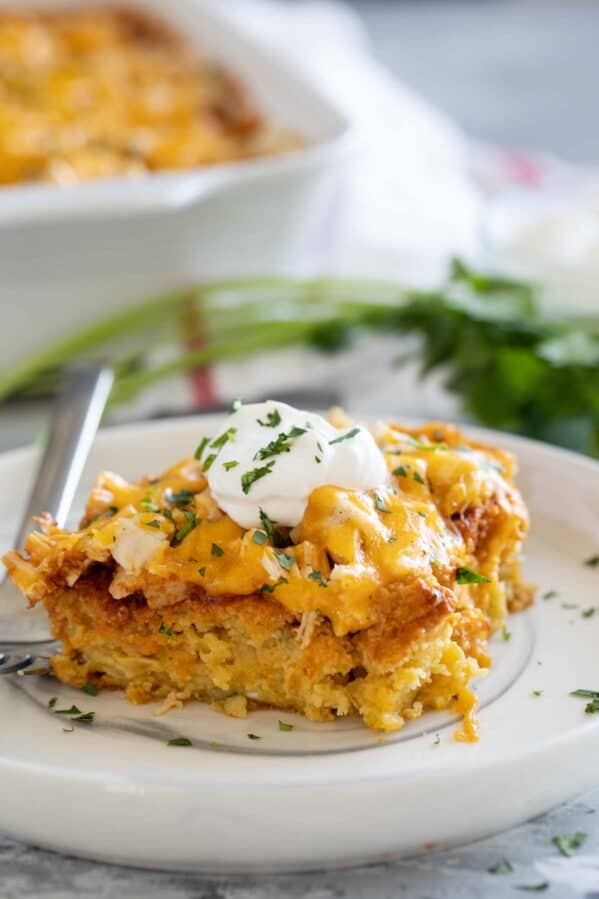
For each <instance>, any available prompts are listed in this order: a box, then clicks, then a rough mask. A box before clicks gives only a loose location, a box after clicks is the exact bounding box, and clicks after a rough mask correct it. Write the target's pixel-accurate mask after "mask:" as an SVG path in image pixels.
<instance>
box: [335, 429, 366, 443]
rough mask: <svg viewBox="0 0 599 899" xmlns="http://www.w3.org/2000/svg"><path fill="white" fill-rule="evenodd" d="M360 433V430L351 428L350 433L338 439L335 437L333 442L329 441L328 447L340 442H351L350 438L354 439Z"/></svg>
mask: <svg viewBox="0 0 599 899" xmlns="http://www.w3.org/2000/svg"><path fill="white" fill-rule="evenodd" d="M359 433H360V428H352V429H351V431H347V432H346V433H345V434H341V436H340V437H335V439H334V440H329V446H333V444H335V443H341V441H342V440H351V439H352V437H355V436H356V435H357V434H359Z"/></svg>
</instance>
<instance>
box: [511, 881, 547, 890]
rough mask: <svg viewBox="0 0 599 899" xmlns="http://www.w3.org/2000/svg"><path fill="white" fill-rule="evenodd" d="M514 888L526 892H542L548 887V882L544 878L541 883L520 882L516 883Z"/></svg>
mask: <svg viewBox="0 0 599 899" xmlns="http://www.w3.org/2000/svg"><path fill="white" fill-rule="evenodd" d="M515 889H517V890H522V891H523V892H527V893H544V892H545V890H548V889H549V883H548V882H547V881H546V880H544V881H542V883H531V884H528V883H520V884H517V885H516V887H515Z"/></svg>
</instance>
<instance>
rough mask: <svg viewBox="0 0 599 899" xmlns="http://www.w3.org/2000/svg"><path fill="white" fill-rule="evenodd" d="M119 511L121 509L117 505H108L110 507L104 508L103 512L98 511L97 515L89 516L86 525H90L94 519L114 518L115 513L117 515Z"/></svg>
mask: <svg viewBox="0 0 599 899" xmlns="http://www.w3.org/2000/svg"><path fill="white" fill-rule="evenodd" d="M118 511H119V510H118V507H117V506H108V508H107V509H104V511H103V512H98V514H97V515H92V517H91V518H88V519H87V521H86V522H85V527H86V528H87V527H89V526H90V524H93V523H94V521H98V519H99V518H112V517H113V515H116V513H117V512H118Z"/></svg>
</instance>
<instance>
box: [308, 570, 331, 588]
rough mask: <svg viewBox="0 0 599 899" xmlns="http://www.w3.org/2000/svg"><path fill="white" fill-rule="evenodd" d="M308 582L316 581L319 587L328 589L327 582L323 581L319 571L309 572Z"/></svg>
mask: <svg viewBox="0 0 599 899" xmlns="http://www.w3.org/2000/svg"><path fill="white" fill-rule="evenodd" d="M308 580H310V581H316V583H317V584H318V585H319V587H328V584H327V582H326V581H325V580H324V578H323V576H322V573H321V572H320V571H316V570H314V571H311V572H310V574H309V575H308Z"/></svg>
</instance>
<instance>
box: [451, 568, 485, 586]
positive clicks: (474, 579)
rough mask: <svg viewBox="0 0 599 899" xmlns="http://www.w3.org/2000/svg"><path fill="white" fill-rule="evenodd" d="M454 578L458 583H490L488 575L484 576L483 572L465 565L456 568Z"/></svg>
mask: <svg viewBox="0 0 599 899" xmlns="http://www.w3.org/2000/svg"><path fill="white" fill-rule="evenodd" d="M455 579H456V581H457V582H458V584H490V583H491V582H490V580H489V578H488V577H485V576H484V574H479V573H478V571H473V569H472V568H468V567H467V566H465V565H462V566H461V567H460V568H458V569H457V571H456V573H455Z"/></svg>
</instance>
